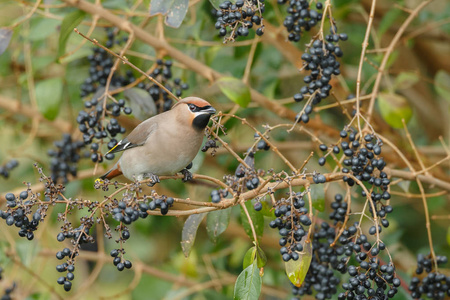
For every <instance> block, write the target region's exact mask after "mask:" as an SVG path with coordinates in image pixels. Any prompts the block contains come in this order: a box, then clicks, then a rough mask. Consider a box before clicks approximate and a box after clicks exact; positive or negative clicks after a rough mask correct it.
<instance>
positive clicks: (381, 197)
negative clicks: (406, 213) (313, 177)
mask: <svg viewBox="0 0 450 300" xmlns="http://www.w3.org/2000/svg"><path fill="white" fill-rule="evenodd" d="M340 136H341V142H340V144H338V145H333V146H332V147H328V146H327V145H325V144H321V145H320V146H319V148H320V150H322V151H323V152H325V154H324V156H323V157H321V158H320V159H319V164H320V165H324V164H325V163H326V157H327V156H329V155H330V154H331V152H333V153H334V154H339V153H341V152H343V155H344V157H345V158H344V160H343V164H344V167H343V168H342V172H343V173H348V174H352V175H353V176H354V177H355V178H356V179H357V180H359V181H361V182H366V183H368V184H369V185H371V186H372V187H371V188H369V190H371V194H370V198H371V199H372V201H373V204H374V207H375V209H376V212H373V211H372V208H371V206H369V207H370V212H371V213H372V214H374V213H375V214H377V215H378V217H380V219H381V224H382V225H383V227H388V226H389V221H388V220H387V219H386V215H387V214H389V213H391V212H392V211H393V208H392V206H390V205H389V204H385V203H382V201H388V200H389V199H390V198H391V195H390V193H389V184H390V179H389V178H388V176H387V174H386V172H384V171H383V169H384V167H385V166H386V162H385V161H384V159H383V158H382V157H381V156H380V155H381V152H382V149H381V147H382V145H383V144H382V142H381V141H380V140H379V139H377V138H376V137H375V136H374V135H372V134H366V135H364V137H362V135H361V136H359V137H358V135H357V134H356V132H354V131H349V132H348V131H346V130H343V131H341V133H340ZM343 180H344V182H346V183H347V184H348V185H349V186H353V185H355V181H354V180H353V179H352V178H350V177H348V176H344V178H343ZM361 195H362V196H363V197H367V195H366V192H365V191H364V190H362V191H361ZM343 205H344V206H345V207H344V206H343ZM332 208H333V210H335V211H334V212H333V213H332V215H330V218H331V219H334V220H335V222H338V221H343V217H344V216H345V210H346V204H345V203H342V196H341V195H336V197H335V202H333V204H332Z"/></svg>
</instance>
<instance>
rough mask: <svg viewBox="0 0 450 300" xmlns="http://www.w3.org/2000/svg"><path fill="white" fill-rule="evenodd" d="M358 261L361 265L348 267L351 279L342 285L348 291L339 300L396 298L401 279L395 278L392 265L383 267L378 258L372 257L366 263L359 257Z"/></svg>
mask: <svg viewBox="0 0 450 300" xmlns="http://www.w3.org/2000/svg"><path fill="white" fill-rule="evenodd" d="M361 253H364V252H361ZM364 254H365V253H364ZM360 256H361V255H360ZM357 260H358V262H360V265H359V266H357V267H355V266H349V267H348V271H347V272H348V274H349V275H350V279H349V280H348V282H346V283H344V284H342V287H343V288H344V290H346V291H345V292H342V293H340V294H339V296H338V298H337V299H338V300H344V299H387V298H394V296H395V295H396V294H397V292H398V287H399V286H400V284H401V282H400V279H398V278H397V277H395V268H394V266H393V265H391V264H389V265H381V264H380V260H379V259H378V258H377V257H372V258H370V259H369V260H368V261H366V260H361V259H360V258H359V257H358V256H357ZM386 291H387V293H386Z"/></svg>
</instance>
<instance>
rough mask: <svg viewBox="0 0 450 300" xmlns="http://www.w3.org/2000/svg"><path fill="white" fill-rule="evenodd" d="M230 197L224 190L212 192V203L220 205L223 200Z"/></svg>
mask: <svg viewBox="0 0 450 300" xmlns="http://www.w3.org/2000/svg"><path fill="white" fill-rule="evenodd" d="M227 196H228V191H227V190H226V189H223V190H212V192H211V202H212V203H219V202H220V201H221V200H222V199H223V198H226V197H227Z"/></svg>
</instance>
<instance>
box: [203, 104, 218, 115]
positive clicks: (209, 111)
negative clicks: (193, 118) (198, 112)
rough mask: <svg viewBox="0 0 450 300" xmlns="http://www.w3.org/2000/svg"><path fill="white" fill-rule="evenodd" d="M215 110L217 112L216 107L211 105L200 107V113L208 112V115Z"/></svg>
mask: <svg viewBox="0 0 450 300" xmlns="http://www.w3.org/2000/svg"><path fill="white" fill-rule="evenodd" d="M216 112H217V111H216V109H215V108H214V107H212V106H210V107H208V108H206V109H202V113H208V114H210V115H213V114H215V113H216Z"/></svg>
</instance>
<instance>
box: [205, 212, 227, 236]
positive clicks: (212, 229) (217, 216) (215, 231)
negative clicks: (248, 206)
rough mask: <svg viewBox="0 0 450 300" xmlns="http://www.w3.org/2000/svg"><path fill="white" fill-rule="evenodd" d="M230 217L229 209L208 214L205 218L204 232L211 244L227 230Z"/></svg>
mask: <svg viewBox="0 0 450 300" xmlns="http://www.w3.org/2000/svg"><path fill="white" fill-rule="evenodd" d="M230 215H231V207H230V208H227V209H221V210H216V211H212V212H210V213H208V216H207V218H206V232H208V236H209V238H210V239H211V240H212V241H213V242H216V241H217V237H218V236H219V235H221V234H222V233H223V232H224V231H225V230H226V229H227V227H228V223H229V222H230Z"/></svg>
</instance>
